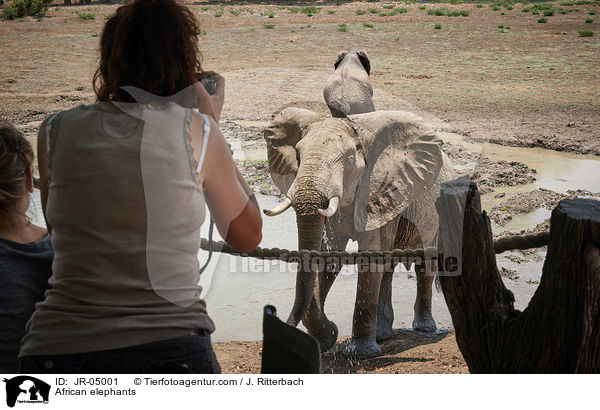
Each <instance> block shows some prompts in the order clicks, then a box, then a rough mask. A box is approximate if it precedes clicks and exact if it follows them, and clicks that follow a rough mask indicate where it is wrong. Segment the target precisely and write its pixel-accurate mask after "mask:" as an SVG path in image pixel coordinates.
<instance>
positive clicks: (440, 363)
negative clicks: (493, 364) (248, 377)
mask: <svg viewBox="0 0 600 410" xmlns="http://www.w3.org/2000/svg"><path fill="white" fill-rule="evenodd" d="M342 340H344V338H342V339H339V341H342ZM213 348H214V350H215V353H216V354H217V359H218V360H219V363H220V364H221V371H222V372H223V373H260V352H261V342H228V343H214V344H213ZM381 348H382V350H383V354H382V355H381V356H379V357H376V358H373V359H367V360H351V359H344V358H339V357H336V356H335V355H334V354H331V353H326V354H324V355H323V358H322V362H321V372H322V373H335V374H347V373H373V374H377V373H381V374H404V373H419V374H423V373H436V374H437V373H468V372H469V369H468V368H467V365H466V363H465V361H464V359H463V357H462V355H461V353H460V350H458V346H457V345H456V338H455V336H454V333H453V332H450V333H448V332H438V333H436V334H427V333H421V332H414V331H412V330H407V329H402V330H398V335H397V336H396V337H394V338H393V339H391V340H389V341H387V342H384V343H382V344H381Z"/></svg>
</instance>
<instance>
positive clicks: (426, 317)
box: [412, 313, 437, 333]
mask: <svg viewBox="0 0 600 410" xmlns="http://www.w3.org/2000/svg"><path fill="white" fill-rule="evenodd" d="M412 327H413V329H414V330H418V331H419V332H427V333H431V332H435V330H436V329H437V326H436V325H435V320H433V316H431V313H423V314H421V315H415V319H414V320H413V323H412Z"/></svg>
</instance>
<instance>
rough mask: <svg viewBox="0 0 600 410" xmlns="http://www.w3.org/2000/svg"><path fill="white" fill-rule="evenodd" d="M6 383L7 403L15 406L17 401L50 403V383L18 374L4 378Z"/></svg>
mask: <svg viewBox="0 0 600 410" xmlns="http://www.w3.org/2000/svg"><path fill="white" fill-rule="evenodd" d="M4 383H6V386H5V387H6V404H7V405H8V407H14V406H15V404H16V403H48V397H49V396H50V387H51V386H50V385H49V384H48V383H46V382H45V381H43V380H40V379H36V378H35V377H31V376H17V377H13V378H12V379H4Z"/></svg>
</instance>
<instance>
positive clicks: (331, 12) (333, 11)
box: [327, 10, 335, 14]
mask: <svg viewBox="0 0 600 410" xmlns="http://www.w3.org/2000/svg"><path fill="white" fill-rule="evenodd" d="M327 14H335V10H327Z"/></svg>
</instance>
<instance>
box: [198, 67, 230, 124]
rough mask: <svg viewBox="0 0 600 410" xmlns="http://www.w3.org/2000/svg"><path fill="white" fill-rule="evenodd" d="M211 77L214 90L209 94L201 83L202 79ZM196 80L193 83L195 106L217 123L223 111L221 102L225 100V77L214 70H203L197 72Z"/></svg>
mask: <svg viewBox="0 0 600 410" xmlns="http://www.w3.org/2000/svg"><path fill="white" fill-rule="evenodd" d="M207 77H212V78H213V79H214V81H215V92H214V94H212V95H211V94H209V93H208V92H207V90H206V88H205V87H204V86H203V85H202V82H201V81H202V79H203V78H207ZM198 80H199V81H198V82H197V83H195V84H194V87H195V88H194V90H195V91H196V100H197V101H198V106H197V108H198V109H199V110H200V112H204V113H206V114H209V115H210V116H211V117H213V119H214V120H215V121H216V122H217V123H218V122H219V119H220V118H221V112H222V111H223V102H224V101H225V79H224V78H223V77H222V76H220V75H219V74H217V73H216V72H214V71H203V72H202V73H200V74H198Z"/></svg>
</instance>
